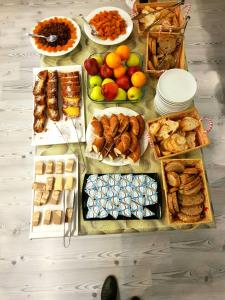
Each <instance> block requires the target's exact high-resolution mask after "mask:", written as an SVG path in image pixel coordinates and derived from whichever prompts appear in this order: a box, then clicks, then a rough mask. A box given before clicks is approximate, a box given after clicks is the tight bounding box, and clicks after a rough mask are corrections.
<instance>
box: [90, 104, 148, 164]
mask: <svg viewBox="0 0 225 300" xmlns="http://www.w3.org/2000/svg"><path fill="white" fill-rule="evenodd" d="M120 113H123V114H124V115H127V116H137V115H138V113H137V112H135V111H134V110H132V109H129V108H126V107H120V106H114V107H109V108H106V109H103V110H100V109H99V110H96V111H95V112H94V115H93V116H95V117H96V118H100V117H101V116H103V115H106V116H107V117H110V116H111V115H112V114H115V115H118V114H120ZM93 140H94V135H93V131H92V125H91V121H90V122H89V123H88V125H87V130H86V142H87V147H86V151H85V156H87V157H89V158H92V159H96V160H99V158H98V154H97V153H94V152H89V151H88V148H89V147H90V145H91V144H92V142H93ZM140 146H141V156H142V155H143V154H144V152H145V150H146V149H147V147H148V133H147V130H146V129H145V131H144V133H143V135H142V137H141V140H140ZM101 162H102V163H104V164H106V165H110V166H125V165H130V164H131V162H130V161H129V160H128V159H122V158H116V159H114V160H110V159H109V158H104V159H103V160H101Z"/></svg>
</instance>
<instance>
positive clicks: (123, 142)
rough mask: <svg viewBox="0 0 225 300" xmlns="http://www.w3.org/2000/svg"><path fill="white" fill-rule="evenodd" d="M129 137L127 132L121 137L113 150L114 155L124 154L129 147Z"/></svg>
mask: <svg viewBox="0 0 225 300" xmlns="http://www.w3.org/2000/svg"><path fill="white" fill-rule="evenodd" d="M130 143H131V137H130V134H129V133H128V132H125V133H123V134H122V135H121V139H120V143H119V144H118V145H117V146H116V147H115V148H114V152H115V154H116V155H117V156H118V155H120V154H124V153H125V152H126V151H127V150H128V149H129V147H130Z"/></svg>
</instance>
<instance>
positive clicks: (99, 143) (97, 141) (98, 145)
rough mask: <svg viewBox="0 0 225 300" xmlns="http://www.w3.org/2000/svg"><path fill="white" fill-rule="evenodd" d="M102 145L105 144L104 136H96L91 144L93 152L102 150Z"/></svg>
mask: <svg viewBox="0 0 225 300" xmlns="http://www.w3.org/2000/svg"><path fill="white" fill-rule="evenodd" d="M104 145H105V138H104V137H96V138H95V140H94V142H93V144H92V149H93V150H94V152H96V153H99V152H101V151H102V149H103V147H104Z"/></svg>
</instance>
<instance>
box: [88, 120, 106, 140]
mask: <svg viewBox="0 0 225 300" xmlns="http://www.w3.org/2000/svg"><path fill="white" fill-rule="evenodd" d="M91 125H92V129H93V133H94V135H95V136H97V137H101V136H102V135H103V126H102V123H101V122H100V121H99V120H98V119H97V118H96V117H93V119H92V121H91Z"/></svg>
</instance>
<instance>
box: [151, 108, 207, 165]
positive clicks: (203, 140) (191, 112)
mask: <svg viewBox="0 0 225 300" xmlns="http://www.w3.org/2000/svg"><path fill="white" fill-rule="evenodd" d="M187 116H189V117H193V118H195V119H197V120H199V123H200V126H199V128H198V129H197V130H196V132H197V140H198V144H199V145H198V146H196V147H195V148H192V149H187V150H185V151H182V152H178V153H173V154H170V155H164V156H163V155H161V154H160V153H159V151H158V149H157V147H158V146H157V144H156V143H155V138H154V137H153V136H152V135H151V133H150V132H149V126H150V125H151V124H152V123H154V122H156V121H159V120H163V119H171V120H174V121H177V120H179V119H181V118H183V117H187ZM147 129H148V133H149V142H150V146H151V147H152V149H153V152H154V156H155V158H156V159H157V160H158V159H160V160H161V159H165V158H170V157H174V156H177V155H181V154H185V153H188V152H192V151H194V150H197V149H200V148H203V147H206V146H207V145H209V144H210V140H209V137H208V134H207V132H206V131H205V129H204V127H203V124H202V121H201V116H200V115H199V113H198V111H197V109H196V108H195V107H193V108H189V109H187V110H183V111H181V112H176V113H171V114H167V115H164V116H161V117H159V118H155V119H153V120H149V121H148V122H147Z"/></svg>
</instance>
